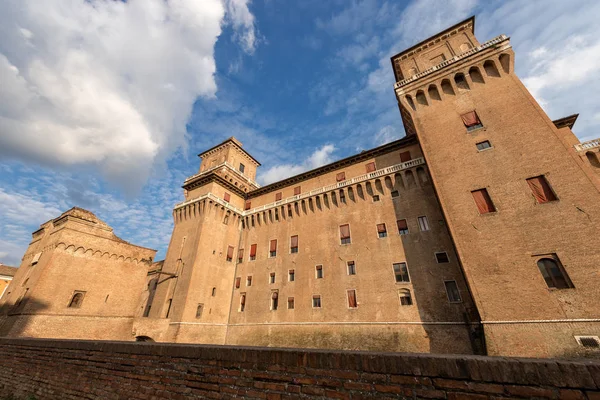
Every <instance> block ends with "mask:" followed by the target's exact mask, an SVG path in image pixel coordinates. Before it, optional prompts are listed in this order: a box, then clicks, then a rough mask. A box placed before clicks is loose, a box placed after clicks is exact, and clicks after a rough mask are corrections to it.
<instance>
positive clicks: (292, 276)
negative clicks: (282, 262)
mask: <svg viewBox="0 0 600 400" xmlns="http://www.w3.org/2000/svg"><path fill="white" fill-rule="evenodd" d="M295 276H296V272H295V271H294V270H293V269H290V270H289V271H288V281H289V282H294V280H295Z"/></svg>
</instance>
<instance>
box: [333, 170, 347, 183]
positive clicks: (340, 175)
mask: <svg viewBox="0 0 600 400" xmlns="http://www.w3.org/2000/svg"><path fill="white" fill-rule="evenodd" d="M335 180H336V181H337V182H341V181H345V180H346V173H345V172H339V173H338V174H337V175H336V176H335Z"/></svg>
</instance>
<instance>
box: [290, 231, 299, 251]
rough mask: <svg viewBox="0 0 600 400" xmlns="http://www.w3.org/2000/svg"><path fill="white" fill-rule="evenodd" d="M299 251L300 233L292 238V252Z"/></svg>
mask: <svg viewBox="0 0 600 400" xmlns="http://www.w3.org/2000/svg"><path fill="white" fill-rule="evenodd" d="M297 252H298V235H294V236H292V237H291V238H290V253H297Z"/></svg>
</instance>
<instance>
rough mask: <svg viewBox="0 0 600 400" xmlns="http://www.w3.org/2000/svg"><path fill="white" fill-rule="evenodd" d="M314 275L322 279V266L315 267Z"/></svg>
mask: <svg viewBox="0 0 600 400" xmlns="http://www.w3.org/2000/svg"><path fill="white" fill-rule="evenodd" d="M315 276H316V278H317V279H323V266H322V265H317V266H316V267H315Z"/></svg>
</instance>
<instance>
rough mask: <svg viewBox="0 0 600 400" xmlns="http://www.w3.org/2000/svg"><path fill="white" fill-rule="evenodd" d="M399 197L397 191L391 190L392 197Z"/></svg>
mask: <svg viewBox="0 0 600 400" xmlns="http://www.w3.org/2000/svg"><path fill="white" fill-rule="evenodd" d="M398 196H400V192H398V191H397V190H392V197H398Z"/></svg>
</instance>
